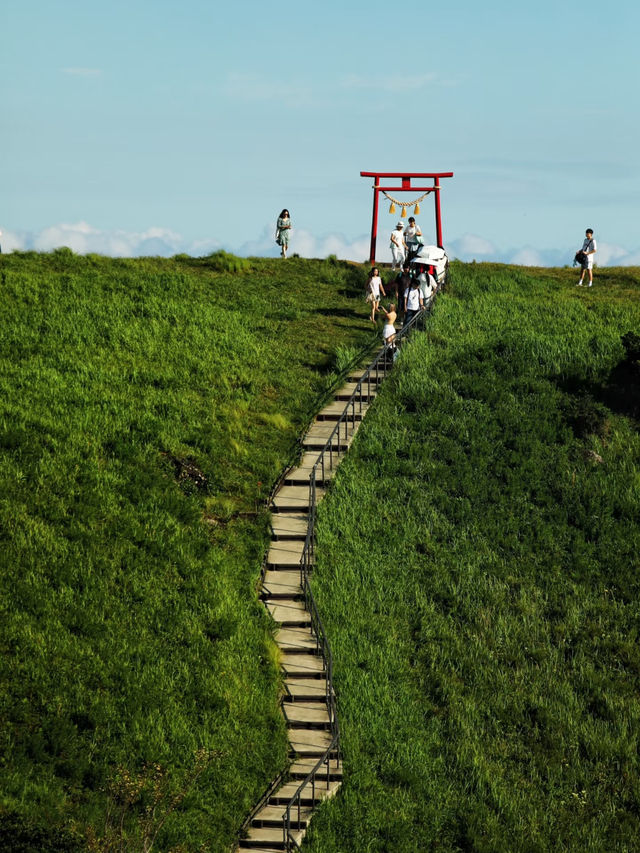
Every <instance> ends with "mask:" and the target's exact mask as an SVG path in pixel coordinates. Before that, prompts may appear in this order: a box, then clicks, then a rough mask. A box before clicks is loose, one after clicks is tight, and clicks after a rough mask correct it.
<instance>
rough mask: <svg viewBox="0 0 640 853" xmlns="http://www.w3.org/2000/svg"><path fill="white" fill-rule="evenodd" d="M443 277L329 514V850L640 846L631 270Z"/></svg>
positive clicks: (322, 572)
mask: <svg viewBox="0 0 640 853" xmlns="http://www.w3.org/2000/svg"><path fill="white" fill-rule="evenodd" d="M575 280H576V276H575V273H574V272H573V271H571V270H533V269H522V268H515V267H504V266H499V265H495V266H492V265H487V264H478V265H474V264H469V265H463V264H457V263H456V264H454V265H452V285H451V288H450V290H449V291H448V293H447V294H445V295H444V296H442V297H440V299H439V301H438V304H437V306H436V308H435V312H434V315H433V317H432V318H431V320H430V325H429V332H428V334H426V335H420V336H416V337H415V338H414V339H413V341H412V342H411V344H410V345H409V346H408V347H407V348H406V349H405V350H403V353H402V356H401V358H400V359H399V361H398V363H397V366H396V368H395V370H394V372H393V374H392V376H391V378H390V380H389V381H388V382H387V383H386V384H385V386H384V387H383V389H382V392H381V393H380V395H379V396H378V398H377V400H376V402H375V404H374V406H373V407H372V409H371V410H370V411H369V412H368V414H367V418H366V420H365V422H364V424H363V426H362V427H361V429H360V431H359V433H358V435H357V437H356V440H355V441H354V444H353V445H352V447H351V450H350V452H349V455H348V456H347V458H346V460H345V461H344V462H343V464H342V466H341V468H340V470H339V472H338V475H337V477H336V480H335V482H334V484H333V487H332V489H331V491H330V492H329V494H328V496H327V497H326V498H325V500H324V501H323V503H322V505H321V507H320V517H319V524H318V537H319V546H318V567H317V569H316V572H315V575H314V580H313V584H314V589H315V592H316V594H317V597H318V600H319V606H320V609H321V612H322V613H323V618H324V621H325V625H326V628H327V632H328V634H329V636H330V637H331V642H332V648H333V656H334V677H335V683H336V689H337V693H338V707H339V713H340V719H341V731H342V743H343V749H344V772H345V781H344V784H343V788H342V791H341V794H340V796H339V797H337V798H336V799H335V800H334V801H332V802H330V803H328V804H327V805H326V806H324V807H323V808H322V809H321V810H320V812H319V814H318V816H317V817H316V818H315V820H314V822H313V824H312V826H311V831H310V836H309V844H308V849H309V850H314V851H316V850H317V851H318V853H320V851H322V853H329V851H336V853H338V851H345V850H349V851H350V852H351V853H357V851H367V852H368V853H371V851H380V852H381V853H382V851H394V853H418V851H425V850H439V851H451V853H453V851H459V850H474V851H487V853H488V852H489V851H498V850H500V851H502V850H505V851H506V850H509V851H525V850H526V851H560V850H563V851H564V850H566V851H577V850H580V851H587V850H588V851H602V850H611V851H613V850H616V851H627V850H629V851H630V850H635V849H637V844H638V838H640V819H639V814H640V808H639V807H640V800H639V791H640V761H639V758H638V746H639V743H638V737H639V732H640V705H639V703H638V695H639V694H640V654H639V651H638V632H639V629H640V557H639V555H640V526H639V524H638V519H639V518H640V434H639V424H640V420H639V419H640V406H639V403H640V336H639V335H640V299H639V298H638V297H639V296H640V270H637V269H624V270H623V269H621V270H600V271H599V273H598V277H597V286H596V287H594V288H593V289H591V290H581V289H578V288H576V287H575V286H574V285H575Z"/></svg>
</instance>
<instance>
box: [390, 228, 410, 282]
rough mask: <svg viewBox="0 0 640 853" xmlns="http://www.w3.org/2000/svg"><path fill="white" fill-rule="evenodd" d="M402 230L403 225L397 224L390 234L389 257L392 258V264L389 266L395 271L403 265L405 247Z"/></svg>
mask: <svg viewBox="0 0 640 853" xmlns="http://www.w3.org/2000/svg"><path fill="white" fill-rule="evenodd" d="M403 228H404V225H403V224H402V222H398V224H397V225H396V227H395V230H393V231H392V232H391V257H392V258H393V262H392V264H391V269H392V270H395V269H396V267H397V268H398V269H401V268H402V265H403V264H404V259H405V250H406V248H407V246H406V243H405V242H404V234H403V232H402V229H403Z"/></svg>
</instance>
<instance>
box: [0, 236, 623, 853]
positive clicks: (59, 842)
mask: <svg viewBox="0 0 640 853" xmlns="http://www.w3.org/2000/svg"><path fill="white" fill-rule="evenodd" d="M363 280H364V272H363V271H362V270H361V269H359V268H356V267H353V266H350V265H347V264H341V263H336V262H331V261H326V262H320V261H304V260H300V259H292V260H291V261H287V262H286V263H284V262H282V261H280V260H274V261H267V260H258V259H251V260H240V259H237V258H233V257H231V256H226V255H224V254H223V253H219V254H216V255H214V256H211V257H209V258H203V259H191V258H188V257H178V258H174V259H172V260H161V259H139V260H108V259H105V258H100V257H96V256H87V257H77V256H75V255H73V254H72V253H71V252H69V251H68V250H59V251H57V252H54V253H52V254H50V255H38V254H35V253H24V254H14V255H9V256H0V289H1V296H2V298H1V299H0V392H1V393H0V541H1V543H2V547H1V548H0V667H1V669H0V850H11V851H14V853H15V851H18V850H19V851H22V853H27V851H29V853H35V851H38V853H44V851H52V852H53V851H68V853H77V851H79V850H86V849H89V850H94V851H99V850H100V851H104V850H110V849H113V850H115V849H120V842H121V840H122V834H121V832H120V830H119V828H118V827H119V821H120V818H121V817H122V816H123V815H124V834H125V836H126V840H125V845H124V846H125V849H127V850H128V851H129V850H130V851H135V850H139V849H141V846H142V839H143V837H146V838H147V839H149V838H151V837H152V836H153V835H154V833H155V832H156V831H158V833H159V834H158V835H157V838H156V841H155V846H154V849H158V850H166V851H169V850H173V851H179V850H180V851H196V850H206V849H209V850H211V851H218V850H224V849H227V848H228V846H229V844H230V843H231V842H232V840H233V838H234V835H235V833H236V832H237V830H238V828H239V826H240V824H241V822H242V820H243V818H244V817H245V816H246V814H247V813H248V811H249V809H250V808H251V806H252V805H253V803H254V802H255V800H256V799H257V797H258V795H259V794H260V793H261V792H262V790H263V789H264V788H265V786H266V784H267V783H268V782H269V781H270V780H271V779H272V778H273V777H274V776H275V775H276V773H277V772H278V771H279V770H280V769H282V767H283V766H284V764H285V753H286V735H285V731H284V726H283V723H282V719H281V716H280V714H279V711H278V688H279V678H278V671H277V661H276V660H275V656H274V646H273V644H272V642H271V637H270V625H269V621H268V619H267V617H266V613H265V611H264V609H263V608H262V606H261V605H260V604H259V603H258V602H257V600H256V595H255V584H256V582H257V578H258V576H259V567H260V562H261V560H262V557H263V554H264V550H265V547H266V543H267V536H266V533H267V518H266V513H265V511H264V503H265V499H266V497H267V495H268V493H269V490H270V488H271V486H272V484H273V482H274V480H275V478H276V477H277V475H278V474H279V472H280V470H281V469H282V467H283V466H284V464H285V462H286V461H287V459H288V457H289V456H290V454H291V452H292V448H293V447H294V445H295V440H296V437H297V436H298V435H299V434H300V433H301V431H302V430H303V428H304V426H305V424H306V422H307V421H308V420H309V418H310V417H311V416H312V414H313V412H314V410H315V409H316V407H317V405H318V402H319V398H320V397H321V396H322V395H323V393H324V392H325V391H326V389H327V388H328V387H329V386H330V384H331V382H332V381H333V379H334V378H335V374H336V372H337V371H338V370H339V369H340V368H341V367H343V366H345V365H346V364H347V362H348V361H349V359H350V358H351V357H352V356H353V355H354V352H355V351H356V349H357V348H359V347H361V346H364V345H366V344H367V343H368V342H369V341H370V340H371V331H370V326H369V324H368V322H367V320H366V315H367V307H366V305H365V303H364V301H363V300H362V286H363ZM574 283H575V274H574V273H573V272H572V271H570V270H545V271H542V270H537V271H536V270H527V269H522V268H510V267H503V266H491V265H485V264H479V265H475V264H470V265H463V264H454V265H453V267H452V287H451V290H450V291H449V293H448V294H447V295H445V296H444V297H441V299H440V301H439V303H438V306H437V309H436V311H435V313H434V315H433V317H432V319H431V321H430V331H429V333H428V334H427V335H424V336H422V335H418V336H416V337H415V338H414V340H413V341H412V342H411V344H410V345H409V346H408V347H406V348H405V350H403V353H402V357H401V359H400V360H399V362H398V365H397V369H396V370H394V373H393V375H392V378H391V379H390V380H389V382H388V383H387V385H386V386H385V388H384V389H383V391H382V393H381V395H380V396H379V397H378V399H377V400H376V404H375V406H374V407H373V408H372V409H371V411H370V412H369V414H368V415H367V419H366V421H365V423H364V425H363V427H362V428H361V430H360V432H359V433H358V436H357V438H356V441H355V442H354V445H353V448H352V450H351V451H350V454H349V457H348V458H347V460H346V461H345V462H344V463H343V465H342V466H341V470H340V472H339V474H338V477H337V479H336V481H335V484H334V487H333V488H332V489H331V491H330V494H329V496H328V497H327V499H326V500H325V501H324V502H323V504H322V505H321V518H320V525H321V526H320V540H321V543H320V544H321V547H320V565H319V568H318V570H317V572H316V576H315V579H314V584H315V587H316V591H317V594H318V596H319V599H320V602H321V608H322V614H323V619H324V621H325V622H326V623H327V627H328V630H329V634H330V637H331V641H332V647H333V651H334V657H335V674H336V681H337V685H338V690H339V704H340V712H341V728H342V731H343V738H344V741H343V742H344V752H345V760H346V765H345V769H346V776H345V784H344V786H343V789H342V792H341V794H340V796H339V797H338V798H336V799H335V801H332V802H331V803H328V804H327V805H326V806H325V807H323V809H322V810H321V811H320V813H319V814H318V816H317V817H316V818H315V820H314V823H313V824H312V829H311V833H310V838H309V849H310V850H316V851H322V853H329V851H334V850H335V851H347V850H348V851H360V850H367V851H393V853H396V851H407V853H408V852H409V851H421V850H443V851H456V850H477V851H495V850H527V851H546V850H554V851H557V850H581V851H582V850H593V851H596V850H603V849H605V850H633V849H634V846H633V845H634V843H635V839H636V838H637V837H638V836H639V835H640V825H639V824H640V820H639V818H638V815H639V814H640V795H639V791H640V787H639V786H640V782H639V780H640V774H639V772H638V731H640V726H639V723H640V720H639V719H638V717H639V716H640V711H639V706H638V702H637V696H638V689H639V688H640V683H639V682H640V658H639V656H638V645H637V633H638V627H639V624H640V620H639V618H638V617H639V615H640V614H639V607H638V580H637V578H638V569H640V565H639V564H638V556H637V555H638V554H639V553H640V535H639V532H638V524H637V520H638V518H639V517H640V473H639V472H640V440H639V438H638V421H639V419H640V408H639V401H638V386H639V379H638V361H639V360H640V347H639V346H638V340H637V338H635V337H634V335H633V333H636V334H637V333H638V332H639V331H640V307H639V306H640V302H639V300H638V295H639V292H640V272H639V271H638V270H633V269H630V270H599V271H598V276H597V286H596V287H595V288H593V289H592V290H581V289H578V288H575V287H574ZM630 333H631V334H630Z"/></svg>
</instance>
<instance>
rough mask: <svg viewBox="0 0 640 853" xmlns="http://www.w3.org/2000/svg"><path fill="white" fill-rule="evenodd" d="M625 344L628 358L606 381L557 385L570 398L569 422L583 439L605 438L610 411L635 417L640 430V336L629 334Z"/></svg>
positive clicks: (576, 380) (569, 381) (566, 381)
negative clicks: (584, 437) (592, 436)
mask: <svg viewBox="0 0 640 853" xmlns="http://www.w3.org/2000/svg"><path fill="white" fill-rule="evenodd" d="M622 345H623V346H624V349H625V357H624V358H623V359H622V360H621V361H620V362H618V364H617V365H616V366H615V367H614V368H613V369H612V370H611V371H610V373H609V375H608V376H607V377H606V378H605V379H604V380H602V381H600V382H593V381H588V380H585V379H579V378H577V377H569V378H568V379H564V380H559V381H558V383H557V384H558V387H559V388H561V389H562V390H563V391H564V392H565V393H566V394H568V395H569V398H570V399H569V402H568V405H567V420H568V422H569V423H570V424H571V426H572V428H573V430H574V432H575V434H576V435H577V436H579V437H583V436H586V435H593V434H596V435H603V434H604V433H605V432H606V430H607V418H608V415H609V413H610V412H613V413H614V414H617V415H623V416H624V417H627V418H631V419H632V420H633V421H635V429H636V430H638V429H639V428H640V335H637V334H635V333H634V332H627V334H626V335H623V337H622Z"/></svg>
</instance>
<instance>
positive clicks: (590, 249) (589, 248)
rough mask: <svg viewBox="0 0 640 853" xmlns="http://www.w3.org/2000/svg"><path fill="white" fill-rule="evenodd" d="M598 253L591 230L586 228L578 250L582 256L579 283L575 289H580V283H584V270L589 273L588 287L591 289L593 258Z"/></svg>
mask: <svg viewBox="0 0 640 853" xmlns="http://www.w3.org/2000/svg"><path fill="white" fill-rule="evenodd" d="M597 251H598V248H597V246H596V241H595V240H594V239H593V228H587V230H586V231H585V238H584V242H583V244H582V249H581V250H580V252H581V254H582V258H581V261H580V265H581V267H582V272H581V274H580V281H579V282H578V284H577V285H576V287H582V286H583V285H582V282H583V281H584V273H585V270H588V272H589V287H593V256H594V255H595V253H596V252H597Z"/></svg>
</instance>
